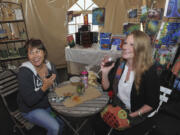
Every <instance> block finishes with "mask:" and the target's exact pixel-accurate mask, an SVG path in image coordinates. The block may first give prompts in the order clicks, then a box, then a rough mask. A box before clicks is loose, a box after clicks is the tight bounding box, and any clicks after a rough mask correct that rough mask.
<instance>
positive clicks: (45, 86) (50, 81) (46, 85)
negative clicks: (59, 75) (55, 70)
mask: <svg viewBox="0 0 180 135" xmlns="http://www.w3.org/2000/svg"><path fill="white" fill-rule="evenodd" d="M55 79H56V74H52V76H51V77H49V78H44V79H43V86H42V88H41V89H42V90H43V91H46V90H47V89H48V88H49V87H50V86H51V85H53V82H54V80H55Z"/></svg>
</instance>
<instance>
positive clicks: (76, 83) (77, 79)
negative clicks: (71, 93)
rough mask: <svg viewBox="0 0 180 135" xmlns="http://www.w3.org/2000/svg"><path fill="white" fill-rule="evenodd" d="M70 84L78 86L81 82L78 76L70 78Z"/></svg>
mask: <svg viewBox="0 0 180 135" xmlns="http://www.w3.org/2000/svg"><path fill="white" fill-rule="evenodd" d="M70 82H71V83H72V84H73V85H79V84H80V82H81V78H80V77H78V76H73V77H71V78H70Z"/></svg>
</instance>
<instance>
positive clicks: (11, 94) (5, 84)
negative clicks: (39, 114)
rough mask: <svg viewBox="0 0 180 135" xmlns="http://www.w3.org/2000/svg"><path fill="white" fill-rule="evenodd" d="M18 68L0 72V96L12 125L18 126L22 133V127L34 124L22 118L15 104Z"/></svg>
mask: <svg viewBox="0 0 180 135" xmlns="http://www.w3.org/2000/svg"><path fill="white" fill-rule="evenodd" d="M17 73H18V70H7V71H4V72H2V73H0V97H1V98H2V101H3V104H4V106H5V108H6V109H7V111H8V113H9V115H10V117H11V119H12V121H13V122H14V124H15V125H14V126H15V127H17V128H19V129H20V131H21V133H22V134H24V133H23V131H22V128H24V127H25V128H26V129H28V130H29V129H31V128H32V127H33V126H34V125H33V124H32V123H30V122H28V121H27V120H26V119H24V118H23V117H22V115H21V112H20V111H19V109H18V105H17V100H16V98H17V94H18V80H17Z"/></svg>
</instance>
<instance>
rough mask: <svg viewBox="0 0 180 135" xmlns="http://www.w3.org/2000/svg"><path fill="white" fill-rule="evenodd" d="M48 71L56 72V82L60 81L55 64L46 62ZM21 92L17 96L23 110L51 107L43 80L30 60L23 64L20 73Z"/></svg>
mask: <svg viewBox="0 0 180 135" xmlns="http://www.w3.org/2000/svg"><path fill="white" fill-rule="evenodd" d="M46 65H47V67H48V71H49V72H52V73H55V74H56V81H55V83H57V84H58V83H59V79H58V75H57V72H56V70H55V67H54V65H52V64H50V62H46ZM18 83H19V93H18V97H17V102H18V106H19V109H20V111H21V112H25V113H27V112H29V111H32V110H34V109H37V108H47V107H49V106H50V105H49V102H48V92H49V90H47V91H46V92H43V91H42V90H41V87H42V85H43V83H42V80H41V79H40V77H39V76H38V75H37V72H36V70H35V68H34V66H33V65H32V64H31V63H30V62H25V63H23V64H22V65H21V67H20V69H19V73H18Z"/></svg>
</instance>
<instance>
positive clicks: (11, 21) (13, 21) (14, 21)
mask: <svg viewBox="0 0 180 135" xmlns="http://www.w3.org/2000/svg"><path fill="white" fill-rule="evenodd" d="M17 22H24V20H7V21H2V20H1V21H0V23H17Z"/></svg>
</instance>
